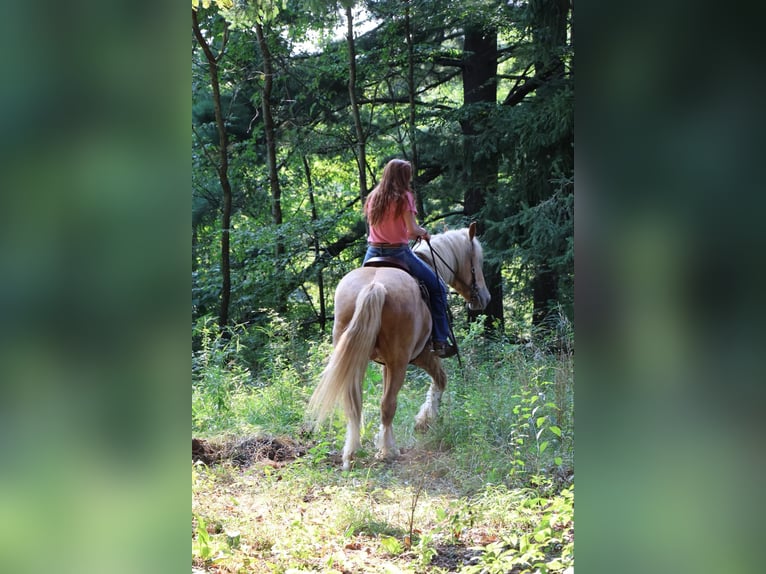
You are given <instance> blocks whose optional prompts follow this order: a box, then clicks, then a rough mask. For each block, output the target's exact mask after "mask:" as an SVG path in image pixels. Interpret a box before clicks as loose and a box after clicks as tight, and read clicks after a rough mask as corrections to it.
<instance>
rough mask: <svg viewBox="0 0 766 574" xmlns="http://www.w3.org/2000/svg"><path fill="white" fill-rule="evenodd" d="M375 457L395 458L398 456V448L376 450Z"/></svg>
mask: <svg viewBox="0 0 766 574" xmlns="http://www.w3.org/2000/svg"><path fill="white" fill-rule="evenodd" d="M375 458H376V459H377V460H383V461H390V460H396V459H397V458H399V449H398V448H397V449H394V450H388V451H383V450H381V451H378V452H377V454H376V455H375Z"/></svg>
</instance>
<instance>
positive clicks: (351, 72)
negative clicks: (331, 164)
mask: <svg viewBox="0 0 766 574" xmlns="http://www.w3.org/2000/svg"><path fill="white" fill-rule="evenodd" d="M347 1H348V0H347ZM352 7H353V2H352V1H348V5H347V6H346V43H347V44H348V97H349V101H350V102H351V115H352V116H353V118H354V130H355V132H356V163H357V167H358V169H359V197H361V198H362V203H364V200H365V198H366V197H367V143H366V137H365V135H364V129H363V128H362V116H361V115H360V113H359V100H358V98H357V97H356V44H355V42H354V15H353V14H352V13H351V8H352Z"/></svg>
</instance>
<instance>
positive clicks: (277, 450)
mask: <svg viewBox="0 0 766 574" xmlns="http://www.w3.org/2000/svg"><path fill="white" fill-rule="evenodd" d="M306 452H308V447H307V446H306V445H304V444H302V443H300V442H298V441H296V440H294V439H292V438H290V437H285V436H271V435H256V436H248V437H242V438H236V439H229V440H226V439H223V440H217V441H212V440H211V441H208V440H205V439H198V438H192V462H201V463H204V464H206V465H208V466H211V465H214V464H220V463H222V462H230V463H232V464H234V465H236V466H242V467H245V466H250V465H251V464H253V463H257V462H261V463H262V462H271V463H272V464H273V465H276V466H279V465H281V464H284V463H287V462H290V461H293V460H295V459H296V458H298V457H300V456H303V455H304V454H306Z"/></svg>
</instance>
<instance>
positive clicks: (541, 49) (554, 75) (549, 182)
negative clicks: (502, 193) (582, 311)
mask: <svg viewBox="0 0 766 574" xmlns="http://www.w3.org/2000/svg"><path fill="white" fill-rule="evenodd" d="M530 8H531V10H532V16H533V21H534V22H535V24H536V25H535V30H536V31H535V33H534V41H535V44H536V49H537V53H538V54H539V56H538V58H537V60H536V61H535V75H536V76H538V77H544V78H546V81H545V82H544V83H543V84H541V85H540V87H539V88H538V89H537V97H538V98H541V99H543V98H551V97H555V95H556V92H557V91H559V90H560V85H561V80H563V78H564V74H565V69H564V63H563V61H562V60H561V57H560V56H559V53H560V49H561V47H563V46H566V42H567V17H568V14H569V8H570V3H569V0H539V1H538V2H534V3H532V4H530ZM571 156H572V151H571V147H570V142H569V140H563V141H557V142H554V143H553V144H552V145H550V146H545V147H541V148H540V149H539V150H538V152H537V153H536V154H534V157H533V158H532V159H533V161H534V163H536V164H537V165H538V166H539V170H540V173H541V175H540V188H539V189H538V190H537V191H538V193H539V196H536V197H527V203H528V204H529V205H536V204H539V203H540V202H541V201H545V200H547V199H548V198H550V197H551V196H552V195H553V194H554V192H555V189H554V183H553V177H554V163H555V162H562V160H563V161H564V162H565V163H566V164H571V165H572V168H573V167H574V165H573V164H574V158H573V157H571ZM534 273H535V274H534V276H533V278H532V281H531V284H532V301H533V310H532V323H533V325H534V326H535V327H540V328H541V329H542V331H543V333H546V332H550V331H551V330H552V329H554V328H555V326H554V325H551V324H550V321H551V318H552V315H555V313H556V309H557V302H558V300H559V282H558V276H557V274H556V273H555V272H553V271H552V270H551V269H550V268H549V267H548V265H547V263H546V262H545V261H540V262H538V263H537V265H536V266H535V271H534Z"/></svg>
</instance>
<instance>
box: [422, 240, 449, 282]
mask: <svg viewBox="0 0 766 574" xmlns="http://www.w3.org/2000/svg"><path fill="white" fill-rule="evenodd" d="M432 247H433V254H432V253H431V249H429V248H428V247H426V248H425V249H421V250H420V258H421V259H422V260H423V261H424V262H425V263H426V264H427V265H428V266H429V267H430V268H431V269H434V259H436V263H435V264H436V269H434V271H435V272H436V274H437V275H438V276H439V278H440V279H441V280H442V281H444V282H445V283H447V284H448V285H451V284H452V282H453V281H454V280H455V277H454V275H453V273H452V271H450V269H449V268H450V267H451V268H452V269H454V270H455V271H457V261H455V258H454V255H453V253H452V249H450V248H449V247H448V246H446V245H441V246H440V245H438V244H436V243H435V244H434V245H432ZM437 253H438V255H436V254H437ZM440 258H441V259H440ZM442 259H443V260H444V261H446V262H447V263H446V264H445V263H444V261H442Z"/></svg>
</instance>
